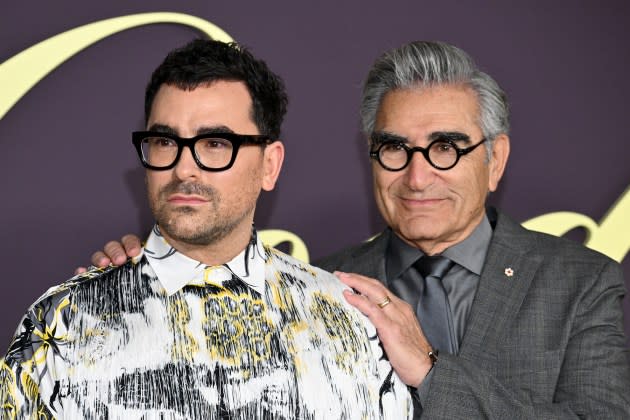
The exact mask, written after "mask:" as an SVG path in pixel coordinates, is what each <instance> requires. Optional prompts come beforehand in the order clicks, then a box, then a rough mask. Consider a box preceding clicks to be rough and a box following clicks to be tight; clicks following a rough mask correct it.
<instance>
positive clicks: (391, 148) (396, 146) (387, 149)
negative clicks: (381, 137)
mask: <svg viewBox="0 0 630 420" xmlns="http://www.w3.org/2000/svg"><path fill="white" fill-rule="evenodd" d="M401 151H405V146H404V144H403V143H402V142H399V141H390V142H387V143H383V144H382V145H381V153H397V152H401Z"/></svg>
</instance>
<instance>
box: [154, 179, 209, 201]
mask: <svg viewBox="0 0 630 420" xmlns="http://www.w3.org/2000/svg"><path fill="white" fill-rule="evenodd" d="M171 194H194V195H200V196H202V197H204V198H207V199H213V198H215V197H216V196H217V191H216V190H215V189H214V188H212V187H210V186H207V185H202V184H197V183H194V182H181V181H171V182H169V183H168V184H166V185H165V186H163V187H162V188H161V189H160V195H161V196H169V195H171Z"/></svg>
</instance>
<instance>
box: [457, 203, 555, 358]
mask: <svg viewBox="0 0 630 420" xmlns="http://www.w3.org/2000/svg"><path fill="white" fill-rule="evenodd" d="M534 245H535V244H533V243H531V240H530V239H529V235H527V231H526V230H524V229H523V228H522V227H521V226H520V225H518V224H517V223H515V222H513V221H512V220H510V219H509V218H507V217H506V216H505V215H500V216H499V220H498V222H497V225H496V228H495V231H494V234H493V237H492V242H491V243H490V248H489V249H488V255H487V256H486V263H485V264H484V267H483V270H482V272H481V278H480V280H479V286H478V289H477V293H476V295H475V298H474V301H473V305H472V309H471V313H470V317H469V320H468V326H467V327H466V332H465V334H464V339H463V342H462V345H461V348H460V353H459V355H460V356H462V357H466V356H469V355H470V356H472V355H474V359H476V360H480V359H482V360H483V359H484V358H488V360H484V361H487V362H489V363H492V360H490V359H491V358H492V357H493V355H492V352H490V351H489V350H490V349H492V348H494V347H495V343H496V342H497V341H498V340H500V339H501V334H502V333H503V331H505V329H506V328H508V326H509V324H510V321H511V320H512V319H513V318H514V316H515V315H516V314H517V313H518V311H519V309H520V307H521V304H522V303H523V299H524V298H525V295H526V294H527V291H528V290H529V286H530V284H531V282H532V279H533V277H534V275H535V273H536V271H537V270H538V267H539V266H540V264H541V263H542V260H543V257H542V256H540V255H536V254H535V253H533V252H531V249H532V248H533V247H534Z"/></svg>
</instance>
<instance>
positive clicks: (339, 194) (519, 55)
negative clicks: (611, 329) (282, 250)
mask: <svg viewBox="0 0 630 420" xmlns="http://www.w3.org/2000/svg"><path fill="white" fill-rule="evenodd" d="M2 9H3V12H2V14H1V16H2V17H0V39H2V42H0V63H2V64H0V105H4V106H5V108H6V109H5V110H6V113H5V114H4V116H3V117H0V118H1V119H0V196H1V197H2V200H1V203H0V238H1V239H2V241H1V244H0V266H2V267H3V273H4V276H3V284H2V288H1V289H0V290H1V292H0V294H1V295H2V304H1V305H0V353H4V351H5V350H6V345H7V344H8V341H9V339H10V337H11V335H12V334H13V331H14V330H15V327H16V326H17V324H18V322H19V319H20V317H21V316H22V314H23V313H24V311H25V309H26V308H27V307H28V305H30V303H31V302H33V301H34V300H35V299H36V298H37V297H38V296H39V295H41V294H42V293H43V292H44V291H45V290H46V289H47V288H48V287H50V286H52V285H54V284H58V283H60V282H62V281H63V280H65V279H66V278H68V277H69V276H71V274H72V272H73V270H74V267H76V266H78V265H86V264H87V262H88V260H89V257H90V255H91V254H92V252H93V251H95V250H97V249H99V248H101V247H102V246H103V244H104V243H105V241H107V240H110V239H114V238H119V237H120V236H121V235H122V234H124V233H127V232H136V233H138V234H141V235H145V234H146V233H147V232H148V230H149V228H150V226H151V224H152V220H151V216H150V214H149V211H148V209H147V206H146V204H145V202H146V199H145V193H144V184H143V170H142V169H141V168H140V166H139V163H138V162H137V157H136V155H135V151H134V150H133V148H132V146H131V136H130V132H131V131H133V130H138V129H142V128H143V127H142V113H143V94H144V87H145V85H146V83H147V80H148V77H149V74H150V72H151V71H152V70H153V69H154V68H155V67H156V66H157V64H159V62H160V61H161V59H162V58H163V57H164V55H165V53H166V52H167V51H169V50H171V49H173V48H174V47H177V46H180V45H182V44H184V43H185V42H187V41H188V40H190V39H192V38H194V37H197V36H199V35H200V34H201V32H200V31H199V29H196V28H194V27H192V26H190V25H187V24H176V23H154V24H148V25H143V26H138V27H134V28H130V29H127V30H124V31H120V32H116V31H114V32H115V33H113V34H111V35H110V36H106V37H103V38H102V39H101V40H100V41H97V42H93V43H90V45H88V46H86V48H84V49H82V50H81V51H79V52H78V53H76V54H75V55H72V56H70V57H68V58H67V59H63V60H62V59H60V57H62V56H63V54H64V53H65V51H66V50H65V49H64V47H65V46H67V45H68V44H67V42H66V41H64V42H63V43H62V45H61V47H60V46H55V47H54V48H50V50H49V51H47V52H46V54H45V55H42V56H41V57H44V58H45V59H42V58H40V59H39V61H37V60H36V61H34V62H28V61H24V62H23V63H22V64H20V66H21V67H20V68H19V72H18V73H10V72H9V71H8V70H7V69H8V68H9V65H10V64H11V63H14V62H12V61H10V59H12V57H15V56H16V55H17V54H19V53H21V52H23V51H25V50H27V49H28V48H29V47H32V46H33V45H35V44H38V43H39V42H41V41H45V40H48V39H50V38H52V37H54V36H56V35H58V34H61V33H63V32H66V31H69V30H72V29H75V28H79V27H82V26H84V25H87V24H90V23H95V22H100V21H104V20H106V19H110V18H117V17H121V16H129V15H134V14H139V13H148V12H176V13H183V14H187V15H191V16H195V17H198V18H201V19H203V20H205V21H209V22H212V23H213V24H215V25H218V26H219V27H220V28H222V29H223V30H224V31H226V32H227V33H228V34H229V35H230V36H231V37H233V38H234V39H235V40H237V41H240V42H242V43H244V44H245V45H247V46H249V47H250V48H251V49H252V50H253V52H254V53H255V54H256V55H257V56H259V57H262V58H264V59H265V60H266V61H267V62H268V64H269V65H270V66H271V68H272V69H274V70H275V71H276V72H278V73H279V74H280V75H282V76H283V77H284V79H285V81H286V84H287V86H288V90H289V94H290V98H291V103H290V111H289V114H288V117H287V120H286V123H285V125H284V132H283V139H284V141H285V145H286V149H287V159H286V161H285V166H284V168H283V173H282V175H281V180H280V182H279V184H278V187H277V189H276V190H275V191H274V192H272V193H269V194H267V195H265V196H264V197H263V198H262V201H261V202H260V204H259V208H258V213H257V221H256V224H257V226H258V228H259V229H283V230H286V231H289V232H292V233H294V234H295V235H297V236H298V237H299V238H301V239H302V240H303V241H304V243H305V244H306V246H307V247H308V251H309V253H310V257H311V259H315V258H317V257H321V256H324V255H326V254H329V253H332V252H333V251H336V250H338V249H340V248H342V247H344V246H347V245H350V244H353V243H356V242H358V241H361V240H364V239H366V238H368V237H369V236H371V235H373V234H375V233H377V232H378V231H380V230H381V229H382V227H383V223H382V221H381V220H380V219H379V216H378V213H377V210H376V208H375V205H374V203H373V198H372V191H371V181H370V177H369V166H368V159H367V152H366V149H365V145H364V139H363V138H362V137H361V135H360V132H359V128H358V117H357V109H358V103H359V93H360V85H361V82H362V80H363V78H364V77H365V75H366V72H367V69H368V68H369V66H370V65H371V63H372V62H373V60H374V59H375V58H376V57H377V56H378V55H379V54H380V53H381V52H382V51H384V50H386V49H389V48H392V47H395V46H398V45H400V44H402V43H405V42H407V41H410V40H416V39H430V40H434V39H437V40H444V41H447V42H450V43H454V44H456V45H458V46H460V47H461V48H463V49H465V50H466V51H468V52H469V53H470V54H471V55H472V56H473V57H474V58H475V59H476V61H477V62H478V63H479V65H480V66H481V67H482V68H483V69H484V70H485V71H487V72H488V73H490V74H491V75H493V76H494V77H495V78H496V79H497V81H498V82H499V83H500V84H501V85H502V86H503V87H504V89H505V90H506V91H507V93H508V95H509V97H510V101H511V109H512V133H511V138H512V155H511V160H510V163H509V166H508V172H507V175H506V176H505V178H504V180H503V182H502V186H501V189H500V190H499V191H498V192H497V193H495V194H494V195H493V196H492V197H491V202H492V203H493V204H494V205H496V206H498V207H500V208H501V209H503V210H504V211H506V212H508V213H510V214H511V215H512V216H513V217H514V218H515V219H517V220H518V221H520V222H524V221H526V220H529V219H532V218H535V217H538V216H542V215H548V214H550V213H555V212H559V211H566V212H572V213H573V214H568V215H567V214H565V215H561V216H559V219H558V220H553V221H552V225H553V226H555V227H558V228H559V227H562V226H564V225H566V226H564V227H565V228H566V229H564V230H571V232H569V236H570V237H571V238H572V239H574V240H578V241H585V240H586V239H587V237H588V236H589V235H586V234H585V230H584V229H579V228H578V229H570V227H572V226H578V225H580V224H585V222H584V221H586V222H589V223H591V225H590V229H591V230H590V237H588V239H589V240H590V241H591V245H592V244H597V247H598V249H601V250H603V251H605V252H606V253H608V254H609V255H611V256H613V257H615V258H616V259H617V260H619V261H623V266H624V269H625V271H626V273H630V262H629V260H630V258H627V257H626V254H627V252H628V248H629V246H630V203H629V201H630V190H629V189H628V187H629V186H630V164H629V162H628V160H629V159H628V158H629V156H630V153H629V149H628V146H627V142H628V140H627V137H628V133H630V118H629V117H628V107H627V98H629V97H630V78H628V75H627V69H628V67H629V65H630V49H629V48H628V47H627V40H628V39H630V3H628V2H627V1H621V0H619V1H615V0H612V1H603V2H593V1H569V0H558V1H554V2H543V1H522V2H516V3H514V2H503V1H496V0H474V1H468V2H462V1H454V0H444V1H440V2H427V1H401V0H392V1H389V2H376V1H359V0H347V1H334V2H333V1H329V0H326V1H321V2H291V1H286V0H285V1H276V2H253V1H252V2H243V1H238V0H232V1H230V2H227V1H225V2H216V1H215V2H210V1H207V0H204V1H201V0H190V1H187V2H181V3H179V2H177V3H176V2H172V1H163V0H155V1H152V2H150V3H149V2H126V3H125V4H123V2H100V3H99V2H97V3H89V4H88V3H85V2H80V1H77V0H74V1H70V0H68V1H60V2H47V3H40V4H37V5H34V4H32V3H27V2H22V3H19V4H18V3H15V4H12V5H10V6H9V5H8V4H6V5H5V6H3V7H2ZM85 36H87V35H81V36H80V37H79V41H81V40H85V39H86V38H85ZM75 41H76V39H75ZM44 47H45V45H44ZM54 60H60V65H59V66H58V67H56V68H54V69H53V70H52V71H51V72H50V73H48V74H47V75H46V76H45V77H44V78H43V79H41V80H40V81H39V82H38V83H34V82H35V80H33V86H32V88H30V89H26V91H25V92H26V93H25V94H24V96H22V97H21V98H19V99H16V101H14V103H13V104H9V102H10V101H9V96H10V95H8V94H7V92H9V90H10V88H11V89H12V88H14V87H15V86H17V85H18V84H19V81H20V80H21V81H23V80H26V79H29V78H33V77H35V76H33V75H32V74H33V72H36V71H38V70H41V69H42V68H44V67H45V66H46V64H50V63H52V62H54ZM624 194H626V195H625V196H624ZM624 197H625V201H624V200H622V198H624ZM624 205H625V207H624ZM622 212H623V213H622ZM613 220H614V222H615V223H613V222H612V221H613ZM602 221H603V222H604V223H602ZM607 222H609V224H608V226H606V223H607ZM586 224H588V223H586ZM560 225H562V226H560ZM553 226H552V227H553ZM624 258H625V260H624ZM626 277H628V276H626ZM629 312H630V306H629V305H628V303H627V302H626V313H629ZM627 328H628V327H627Z"/></svg>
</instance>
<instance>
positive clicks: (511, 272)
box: [505, 267, 514, 277]
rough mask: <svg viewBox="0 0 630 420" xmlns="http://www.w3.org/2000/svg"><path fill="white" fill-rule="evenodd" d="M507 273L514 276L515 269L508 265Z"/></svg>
mask: <svg viewBox="0 0 630 420" xmlns="http://www.w3.org/2000/svg"><path fill="white" fill-rule="evenodd" d="M505 275H506V276H508V277H512V276H513V275H514V270H512V267H508V268H506V269H505Z"/></svg>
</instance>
